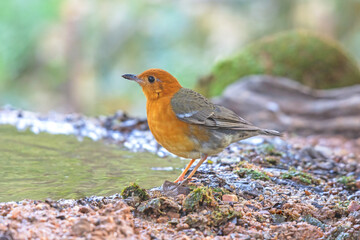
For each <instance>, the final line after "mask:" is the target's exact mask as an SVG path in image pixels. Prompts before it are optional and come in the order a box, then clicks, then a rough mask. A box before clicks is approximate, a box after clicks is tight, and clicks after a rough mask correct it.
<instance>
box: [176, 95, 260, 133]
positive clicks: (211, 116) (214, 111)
mask: <svg viewBox="0 0 360 240" xmlns="http://www.w3.org/2000/svg"><path fill="white" fill-rule="evenodd" d="M171 106H172V109H173V111H174V112H175V114H176V116H177V118H178V119H180V120H182V121H184V122H187V123H191V124H198V125H202V126H204V127H208V128H214V129H221V128H226V129H233V130H258V129H259V128H257V127H255V126H253V125H252V124H251V123H249V122H248V121H246V120H244V119H242V118H241V117H239V116H238V115H237V114H236V113H234V112H233V111H231V110H230V109H227V108H225V107H223V106H219V105H215V104H213V103H211V102H210V101H209V100H208V99H206V98H205V97H204V96H202V95H201V94H200V93H197V92H195V91H193V90H191V89H186V88H182V89H181V90H180V91H178V92H177V93H176V94H175V95H174V96H173V98H172V100H171Z"/></svg>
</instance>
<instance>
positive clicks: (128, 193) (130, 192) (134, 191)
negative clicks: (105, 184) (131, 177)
mask: <svg viewBox="0 0 360 240" xmlns="http://www.w3.org/2000/svg"><path fill="white" fill-rule="evenodd" d="M121 196H122V197H123V198H129V197H138V198H139V199H140V201H144V200H148V199H149V198H150V197H149V194H148V193H147V192H146V190H145V189H143V188H141V187H140V186H139V185H137V184H136V183H131V184H130V185H129V186H127V187H126V188H124V189H123V190H122V192H121Z"/></svg>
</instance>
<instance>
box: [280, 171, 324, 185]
mask: <svg viewBox="0 0 360 240" xmlns="http://www.w3.org/2000/svg"><path fill="white" fill-rule="evenodd" d="M280 177H281V178H282V179H291V180H293V181H298V182H300V183H302V184H306V185H311V184H318V183H319V182H320V181H319V180H318V179H316V178H314V177H313V176H312V175H311V174H309V173H305V172H300V171H296V170H295V169H290V170H289V171H288V172H286V173H282V174H281V175H280Z"/></svg>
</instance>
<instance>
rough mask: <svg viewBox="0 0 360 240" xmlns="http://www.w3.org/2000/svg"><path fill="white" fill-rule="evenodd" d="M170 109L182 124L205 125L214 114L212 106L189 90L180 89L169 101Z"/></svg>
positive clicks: (199, 95)
mask: <svg viewBox="0 0 360 240" xmlns="http://www.w3.org/2000/svg"><path fill="white" fill-rule="evenodd" d="M171 107H172V109H173V111H174V112H175V114H176V117H177V118H178V119H180V120H182V121H184V122H187V123H192V124H200V125H205V122H206V120H207V119H208V118H209V117H210V116H211V115H213V114H214V111H215V107H214V105H213V104H212V103H211V102H210V101H209V100H208V99H206V98H205V97H204V96H202V95H201V94H200V93H197V92H195V91H193V90H191V89H187V88H182V89H180V90H179V91H178V92H177V93H175V94H174V96H173V97H172V99H171Z"/></svg>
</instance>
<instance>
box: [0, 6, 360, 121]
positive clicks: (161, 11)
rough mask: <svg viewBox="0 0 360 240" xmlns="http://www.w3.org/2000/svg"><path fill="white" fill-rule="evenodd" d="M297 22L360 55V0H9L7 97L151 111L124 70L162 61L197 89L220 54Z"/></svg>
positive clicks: (4, 64)
mask: <svg viewBox="0 0 360 240" xmlns="http://www.w3.org/2000/svg"><path fill="white" fill-rule="evenodd" d="M297 28H302V29H309V30H312V31H314V32H316V33H320V34H323V35H325V36H328V37H330V38H333V39H336V40H338V41H339V42H340V43H341V44H342V45H343V47H344V48H345V49H346V50H347V51H348V52H350V53H351V54H352V55H353V56H354V57H355V58H356V60H357V62H358V63H359V61H360V44H359V43H360V1H359V0H346V1H344V0H292V1H289V0H267V1H260V0H248V1H241V0H237V1H235V0H233V1H226V0H224V1H212V0H202V1H190V0H187V1H185V0H183V1H168V0H167V1H166V0H153V1H149V0H136V1H131V0H129V1H121V0H117V1H115V0H105V1H101V0H88V1H76V0H2V1H0V105H5V104H10V105H12V106H14V107H16V108H24V109H27V110H32V111H40V112H47V111H50V110H56V111H59V112H64V113H69V112H74V111H76V112H82V113H85V114H88V115H98V114H112V113H113V112H114V111H116V110H117V109H124V110H126V111H128V112H130V113H131V114H132V115H135V116H144V115H145V103H144V102H145V97H144V96H143V94H142V92H141V90H140V88H139V86H137V85H136V84H134V83H133V82H129V81H126V80H125V79H123V78H121V75H122V74H124V73H136V74H137V73H141V72H142V71H144V70H146V69H148V68H153V67H156V68H162V69H165V70H167V71H169V72H170V73H172V74H173V75H174V76H176V77H177V78H178V79H179V80H180V82H181V83H182V85H183V86H185V87H189V88H192V87H194V86H195V84H196V81H197V80H198V79H199V78H200V77H202V76H205V75H207V74H208V73H209V72H210V69H211V67H212V66H213V65H214V63H216V61H218V60H219V59H222V58H224V57H226V56H228V55H230V54H232V53H234V52H237V51H239V50H241V49H242V48H243V47H244V46H245V45H246V44H248V43H250V42H252V41H254V40H256V39H259V38H261V37H263V36H266V35H269V34H273V33H277V32H281V31H284V30H291V29H297ZM294 57H296V56H294Z"/></svg>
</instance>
